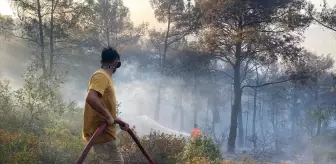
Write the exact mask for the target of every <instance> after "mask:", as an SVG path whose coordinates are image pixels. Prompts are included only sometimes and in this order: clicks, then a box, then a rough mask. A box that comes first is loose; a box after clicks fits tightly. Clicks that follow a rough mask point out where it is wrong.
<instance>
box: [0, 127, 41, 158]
mask: <svg viewBox="0 0 336 164" xmlns="http://www.w3.org/2000/svg"><path fill="white" fill-rule="evenodd" d="M38 144H39V139H38V137H37V136H34V135H33V134H30V133H25V132H19V133H14V132H6V131H1V132H0V163H4V164H27V163H37V161H38V155H39V146H38Z"/></svg>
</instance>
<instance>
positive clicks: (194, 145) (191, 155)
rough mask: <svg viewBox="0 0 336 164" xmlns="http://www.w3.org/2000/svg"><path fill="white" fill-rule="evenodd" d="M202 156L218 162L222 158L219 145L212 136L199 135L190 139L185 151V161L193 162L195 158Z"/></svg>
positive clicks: (203, 158) (209, 160) (212, 161)
mask: <svg viewBox="0 0 336 164" xmlns="http://www.w3.org/2000/svg"><path fill="white" fill-rule="evenodd" d="M195 158H196V159H197V158H201V159H202V160H206V161H207V162H209V163H218V161H219V160H220V159H221V152H220V148H219V146H218V145H217V144H216V143H214V142H213V140H212V139H211V138H210V137H199V138H197V139H195V140H190V141H189V142H188V143H187V144H186V146H185V149H184V152H183V161H185V162H188V163H191V162H192V161H193V160H196V159H195Z"/></svg>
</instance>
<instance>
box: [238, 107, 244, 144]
mask: <svg viewBox="0 0 336 164" xmlns="http://www.w3.org/2000/svg"><path fill="white" fill-rule="evenodd" d="M238 130H239V133H238V146H239V147H240V148H242V147H244V121H243V112H242V110H241V109H240V111H239V114H238Z"/></svg>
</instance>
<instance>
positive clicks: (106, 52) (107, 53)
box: [100, 47, 121, 73]
mask: <svg viewBox="0 0 336 164" xmlns="http://www.w3.org/2000/svg"><path fill="white" fill-rule="evenodd" d="M100 62H101V68H103V69H108V70H112V73H114V72H115V71H116V70H117V69H118V68H119V67H120V66H121V62H120V55H119V53H118V52H117V51H116V50H115V49H113V48H111V47H107V48H104V49H103V51H102V53H101V61H100Z"/></svg>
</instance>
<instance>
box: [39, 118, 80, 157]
mask: <svg viewBox="0 0 336 164" xmlns="http://www.w3.org/2000/svg"><path fill="white" fill-rule="evenodd" d="M64 127H66V125H65V123H64V122H59V123H57V124H55V125H53V126H51V127H47V128H45V133H44V134H45V135H43V136H41V142H40V147H41V155H40V163H54V164H63V163H75V162H76V160H77V158H78V157H79V155H80V152H81V151H82V150H83V148H84V147H85V142H84V141H83V140H82V138H81V136H80V134H78V135H73V134H72V133H71V131H70V130H69V129H67V128H64Z"/></svg>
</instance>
